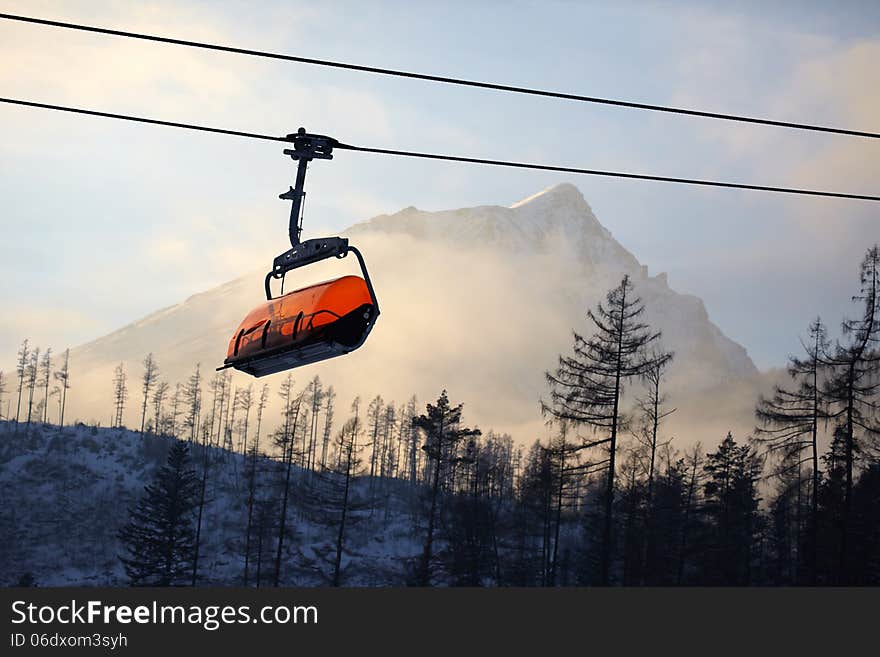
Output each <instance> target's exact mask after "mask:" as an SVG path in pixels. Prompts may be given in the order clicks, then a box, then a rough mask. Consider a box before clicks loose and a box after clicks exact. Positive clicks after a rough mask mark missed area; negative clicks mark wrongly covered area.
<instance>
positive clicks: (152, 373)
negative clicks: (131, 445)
mask: <svg viewBox="0 0 880 657" xmlns="http://www.w3.org/2000/svg"><path fill="white" fill-rule="evenodd" d="M158 376H159V366H158V365H157V364H156V359H155V358H153V354H152V352H151V353H149V354H147V357H146V358H144V374H143V376H142V377H141V382H142V383H143V388H142V390H143V395H144V403H143V405H142V407H141V433H143V432H144V423H145V422H146V419H147V401H148V400H149V398H150V390H152V389H153V384H155V383H156V378H157V377H158Z"/></svg>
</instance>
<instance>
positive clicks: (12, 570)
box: [0, 422, 422, 586]
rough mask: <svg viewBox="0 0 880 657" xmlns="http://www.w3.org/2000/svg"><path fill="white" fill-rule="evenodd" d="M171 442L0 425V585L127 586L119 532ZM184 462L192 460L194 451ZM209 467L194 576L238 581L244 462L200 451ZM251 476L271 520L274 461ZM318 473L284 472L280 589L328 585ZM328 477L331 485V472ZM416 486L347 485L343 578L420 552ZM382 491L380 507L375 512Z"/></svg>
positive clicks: (328, 521) (271, 537)
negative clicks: (286, 491) (27, 580)
mask: <svg viewBox="0 0 880 657" xmlns="http://www.w3.org/2000/svg"><path fill="white" fill-rule="evenodd" d="M172 440H173V439H172V438H168V437H163V436H151V435H147V434H141V433H139V432H135V431H130V430H127V429H108V428H98V427H91V426H85V425H82V424H78V425H76V426H73V427H65V428H64V429H63V430H61V429H59V428H58V427H57V426H51V425H41V424H32V425H31V426H30V427H25V426H24V425H23V424H22V425H19V426H18V427H16V425H15V424H14V423H10V422H0V500H2V504H0V585H4V586H12V585H15V584H17V583H18V582H20V581H21V580H22V578H24V577H27V576H30V577H32V578H33V581H34V582H35V583H36V584H37V585H39V586H105V585H109V586H121V585H126V584H127V578H126V576H125V571H124V569H123V567H122V564H121V562H120V561H119V558H118V555H119V554H120V552H121V546H120V544H119V541H118V539H117V532H118V531H119V529H120V528H121V527H122V526H123V525H124V524H125V522H126V521H127V520H128V510H129V508H130V507H131V506H133V505H134V504H135V503H136V502H137V500H138V498H139V496H140V495H141V494H142V492H143V489H144V486H145V485H146V484H148V483H150V481H151V479H152V475H153V474H154V472H155V471H156V469H157V468H158V467H160V466H161V465H162V464H164V462H165V458H166V454H167V449H168V446H169V445H170V443H171V441H172ZM194 457H195V460H197V461H198V464H199V465H201V455H200V454H199V452H198V451H194ZM208 463H209V476H208V482H207V486H206V499H207V502H206V506H205V510H204V517H203V525H202V537H203V542H202V547H201V550H200V568H199V571H200V573H199V583H200V584H203V585H219V586H227V585H228V586H232V585H240V584H242V577H243V572H244V547H243V546H244V542H245V528H246V524H247V480H246V478H245V476H244V475H245V471H246V470H245V465H246V462H245V459H244V457H243V456H242V455H241V454H237V453H232V452H227V451H225V450H222V449H210V450H209V457H208ZM258 472H259V473H260V474H259V477H258V493H257V496H258V498H259V499H264V500H266V505H267V508H268V509H269V511H268V514H267V515H268V516H269V517H270V522H272V523H276V522H277V516H278V508H277V507H278V501H279V500H280V493H281V488H280V482H281V475H282V474H283V473H282V471H281V468H280V464H278V463H277V462H275V461H272V460H271V459H269V458H265V457H261V459H260V463H259V466H258ZM318 479H319V478H318V477H317V475H315V474H314V473H310V472H307V471H302V470H300V469H298V468H294V470H293V474H292V480H291V493H290V506H289V508H288V513H287V525H288V529H289V531H288V533H287V535H286V536H285V543H284V545H285V548H284V558H283V566H282V574H281V584H282V585H299V586H321V585H326V584H328V582H329V577H330V575H331V573H332V561H333V557H334V556H335V541H336V536H337V532H338V523H337V519H338V512H337V507H336V505H335V503H334V501H333V500H334V499H335V498H334V496H333V495H332V494H331V493H324V495H325V496H326V497H327V499H322V498H321V495H322V493H321V491H322V490H325V488H326V486H325V487H324V488H322V487H321V486H319V485H318V483H317V482H318ZM324 481H325V483H326V481H327V480H324ZM329 481H330V484H331V485H332V484H333V479H332V477H331V478H330V480H329ZM335 483H339V482H338V481H337V482H335ZM371 484H372V485H371ZM414 490H415V489H414V488H413V487H411V486H409V485H408V484H406V483H405V482H400V481H373V482H370V481H369V480H368V478H360V479H356V480H354V483H353V487H352V499H353V505H352V510H351V512H350V517H349V519H350V523H349V524H348V527H347V532H346V533H347V544H346V550H345V553H344V555H343V584H344V585H349V586H371V585H372V586H375V585H403V584H405V578H406V564H407V563H408V561H410V560H412V559H414V558H415V557H416V556H417V555H418V554H419V552H420V549H421V544H420V541H421V535H422V532H420V531H419V530H418V529H417V524H416V522H415V519H416V514H415V509H416V504H415V502H414ZM331 492H332V489H331ZM377 496H381V497H382V498H383V499H382V504H368V501H369V499H370V498H372V499H373V500H374V501H375V500H376V499H377ZM386 497H387V499H388V505H387V509H388V510H387V511H385V510H382V509H380V508H378V507H381V506H384V502H385V499H384V498H386ZM277 538H278V534H277V527H269V528H268V529H267V530H266V531H265V545H264V550H263V551H264V555H265V556H264V557H263V558H262V561H263V563H262V564H261V570H262V572H263V575H262V578H263V584H264V585H270V584H271V575H272V574H273V573H274V557H275V552H276V548H277ZM254 540H256V538H254ZM255 559H256V557H255V556H252V558H251V563H250V573H251V584H253V578H254V573H255V571H256V563H255ZM267 573H268V574H267Z"/></svg>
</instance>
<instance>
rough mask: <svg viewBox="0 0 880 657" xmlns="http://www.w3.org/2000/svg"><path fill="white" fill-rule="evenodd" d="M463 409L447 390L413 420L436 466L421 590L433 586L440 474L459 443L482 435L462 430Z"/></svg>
mask: <svg viewBox="0 0 880 657" xmlns="http://www.w3.org/2000/svg"><path fill="white" fill-rule="evenodd" d="M374 401H375V400H374ZM371 407H372V405H371ZM462 407H463V404H459V405H458V406H452V405H451V404H450V403H449V396H448V395H447V393H446V391H445V390H444V391H443V392H442V393H441V394H440V397H439V398H438V399H437V403H436V404H427V406H426V411H427V412H426V413H425V414H423V415H419V416H418V417H414V418H413V420H412V423H413V426H414V427H415V428H417V429H421V430H422V431H423V432H424V434H425V444H424V446H423V447H422V449H423V450H424V451H425V454H426V455H427V457H428V460H429V462H430V463H431V465H432V466H433V476H432V477H431V482H430V484H431V505H430V509H429V511H428V529H427V532H426V536H425V547H424V550H423V551H422V557H421V560H420V561H419V564H418V569H417V571H416V583H417V584H418V585H419V586H430V585H431V575H432V563H431V562H432V559H433V556H434V555H433V549H434V531H435V524H436V522H437V515H438V502H439V494H440V484H441V474H442V473H443V470H444V466H449V465H453V464H454V462H455V459H456V458H457V447H458V445H459V443H461V442H462V441H464V440H468V439H472V438H474V437H475V436H479V435H480V430H479V429H469V428H467V427H462V426H461V411H462ZM374 444H375V442H374Z"/></svg>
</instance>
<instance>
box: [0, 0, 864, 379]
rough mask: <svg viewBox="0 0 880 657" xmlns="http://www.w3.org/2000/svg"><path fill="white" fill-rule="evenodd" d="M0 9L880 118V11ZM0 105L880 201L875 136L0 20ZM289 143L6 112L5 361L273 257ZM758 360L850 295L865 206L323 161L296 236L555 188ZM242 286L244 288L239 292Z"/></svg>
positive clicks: (742, 104) (566, 5)
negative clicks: (577, 199)
mask: <svg viewBox="0 0 880 657" xmlns="http://www.w3.org/2000/svg"><path fill="white" fill-rule="evenodd" d="M730 4H731V3H721V2H718V3H713V2H702V3H688V2H679V3H655V2H621V3H610V2H604V3H603V2H595V3H594V2H524V1H518V2H503V3H502V2H489V1H484V2H443V3H436V2H435V3H427V2H391V1H386V2H370V3H366V2H332V1H331V2H322V3H306V2H261V3H259V4H258V5H255V4H254V3H252V2H244V1H240V2H239V1H234V2H217V1H213V2H184V1H178V2H161V1H156V2H150V1H147V2H138V3H131V2H122V1H112V0H94V1H92V0H80V1H78V2H69V1H68V2H60V1H55V0H28V1H23V0H0V11H2V12H5V13H19V14H25V15H30V16H38V17H45V18H52V19H58V20H71V21H79V22H86V23H90V24H95V25H100V26H105V27H111V28H117V29H124V30H132V31H143V32H150V33H156V34H162V35H168V36H174V37H178V38H183V39H192V40H203V41H211V42H217V43H224V44H231V45H236V46H240V47H245V48H255V49H263V50H271V51H277V52H285V53H291V54H296V55H301V56H306V57H314V58H323V59H331V60H338V61H346V62H353V63H360V64H365V65H371V66H379V67H389V68H402V69H408V70H413V71H419V72H426V73H432V74H438V75H448V76H454V77H464V78H471V79H479V80H488V81H493V82H499V83H506V84H513V85H523V86H533V87H540V88H545V89H552V90H561V91H568V92H572V93H579V94H586V95H593V96H602V97H609V98H620V99H626V100H633V101H641V102H646V103H655V104H673V105H680V106H692V107H698V108H701V109H705V110H709V111H717V112H726V113H739V114H747V115H755V116H767V117H771V118H774V119H779V120H787V121H798V122H807V123H821V124H831V125H840V126H843V127H847V128H851V129H860V130H868V131H880V119H878V117H880V67H878V66H877V62H878V61H880V4H878V3H872V2H864V3H859V2H838V3H819V2H816V3H812V2H806V3H804V2H798V3H794V2H791V3H786V2H780V3H774V4H773V6H772V7H771V8H770V9H768V8H767V7H765V6H763V4H764V3H748V2H746V3H736V7H732V6H730ZM0 89H2V93H0V95H2V96H5V97H14V98H23V99H29V100H36V101H41V102H47V103H57V104H69V105H75V106H81V107H88V108H93V109H98V110H102V111H109V112H119V113H132V114H140V115H147V116H151V117H156V118H161V119H165V120H171V121H182V122H192V123H200V124H206V125H211V126H218V127H223V128H229V129H237V130H245V131H255V132H263V133H270V134H278V135H283V134H287V133H290V132H294V131H295V130H296V129H297V128H298V127H300V126H305V127H306V128H307V129H308V130H310V131H313V132H318V133H323V134H329V135H332V136H334V137H336V138H338V139H339V140H340V141H345V142H348V143H354V144H359V145H365V146H376V147H384V148H400V149H408V150H425V151H432V152H446V153H452V154H458V155H466V156H473V157H487V158H498V159H516V160H528V161H535V162H542V163H550V164H559V165H568V166H576V167H587V168H601V169H611V170H620V171H632V172H640V173H653V174H660V175H668V176H683V177H694V178H715V179H721V180H731V181H740V182H748V183H757V184H765V185H778V186H803V187H814V188H822V189H830V190H839V191H847V192H854V193H864V194H877V193H878V192H880V189H878V182H880V143H877V140H870V139H859V138H853V137H842V136H832V135H822V134H814V133H806V132H802V131H794V130H785V129H777V128H770V127H762V126H748V125H742V124H732V123H727V122H718V121H710V120H703V119H693V118H687V117H681V116H672V115H665V114H657V113H647V112H640V111H634V110H627V109H621V108H612V107H605V106H599V105H590V104H585V103H572V102H564V101H558V100H551V99H541V98H531V97H522V96H514V95H510V94H502V93H497V92H492V91H486V90H476V89H464V88H457V87H451V86H447V85H440V84H430V83H425V82H419V81H414V80H399V79H393V78H387V77H382V76H375V75H365V74H362V73H356V72H350V71H340V70H333V69H327V68H321V67H314V66H308V65H303V64H293V63H285V62H274V61H268V60H261V59H253V58H246V57H241V56H236V55H232V54H223V53H215V52H202V51H196V50H192V49H186V48H181V47H176V46H171V45H162V44H151V43H144V42H138V41H133V40H127V39H120V38H114V37H107V36H100V35H92V34H83V33H75V32H70V31H65V30H58V29H53V28H48V27H40V26H33V25H25V24H20V23H11V22H8V21H0ZM282 148H283V146H282V145H280V144H274V143H271V142H261V141H252V140H247V139H240V138H234V137H222V136H216V135H207V134H199V133H193V132H189V131H182V130H174V129H169V128H159V127H150V126H143V125H134V124H127V123H124V122H114V121H110V120H102V119H94V118H87V117H81V116H72V115H64V114H59V113H56V112H48V111H41V110H34V109H23V108H20V107H12V106H0V201H2V213H0V230H2V234H3V236H4V239H3V240H2V241H0V277H2V280H3V281H4V283H5V285H3V288H2V290H3V291H2V292H0V300H2V301H3V308H4V310H3V312H2V313H0V363H5V364H9V363H11V362H12V360H13V357H14V353H15V350H16V348H17V345H18V343H19V342H20V341H21V340H22V339H23V338H25V337H28V338H30V339H31V341H32V342H34V343H37V344H41V345H42V346H43V347H45V346H52V347H53V348H54V350H55V351H59V350H63V349H64V348H65V347H67V346H75V345H77V344H80V343H83V342H86V341H88V340H91V339H94V338H96V337H98V336H101V335H104V334H106V333H108V332H110V331H112V330H114V329H116V328H119V327H121V326H123V325H125V324H127V323H129V322H131V321H134V320H136V319H138V318H140V317H142V316H144V315H146V314H148V313H150V312H152V311H154V310H157V309H159V308H162V307H165V306H169V305H172V304H175V303H177V302H179V301H182V300H183V299H185V298H186V297H188V296H190V295H192V294H194V293H197V292H200V291H203V290H207V289H210V288H212V287H214V286H216V285H219V284H221V283H224V282H226V281H228V280H230V279H233V278H236V277H238V276H240V275H242V274H244V273H246V272H248V271H251V270H253V269H254V268H259V267H261V266H264V267H267V268H268V267H269V265H270V263H271V260H272V258H273V257H274V256H275V255H277V253H280V252H281V251H283V250H284V249H285V248H287V212H288V207H287V203H286V202H281V201H279V200H278V199H277V195H278V194H279V193H280V192H283V191H285V190H286V189H287V187H288V185H290V184H292V182H293V176H294V166H293V163H292V162H291V161H290V160H289V159H288V158H286V157H284V156H283V155H282V153H281V150H282ZM564 181H567V182H572V183H574V184H576V185H577V186H578V187H579V189H580V190H581V191H582V192H583V194H584V196H585V197H586V199H587V200H588V202H589V203H590V205H591V206H592V208H593V210H594V212H595V213H596V215H597V217H598V218H599V220H600V221H601V222H602V223H603V224H604V225H605V226H606V227H607V228H608V229H609V230H610V231H611V232H612V233H613V235H614V236H615V237H616V238H617V239H618V240H619V241H620V242H621V243H622V244H623V245H624V246H625V247H626V248H627V249H629V250H630V251H631V252H632V253H633V254H634V255H635V256H636V257H637V258H638V259H639V260H640V261H641V262H642V263H643V264H645V265H648V267H649V268H650V271H651V273H657V272H661V271H665V272H667V273H668V275H669V282H670V285H671V287H673V288H674V289H676V290H677V291H680V292H686V293H691V294H695V295H697V296H699V297H701V298H702V299H703V300H704V302H705V304H706V306H707V308H708V311H709V314H710V317H711V318H712V319H713V321H714V322H715V323H716V324H718V326H720V327H721V329H722V330H723V331H724V332H725V333H726V334H727V335H728V336H729V337H731V338H732V339H734V340H735V341H737V342H739V343H740V344H742V345H743V346H744V347H745V348H746V349H747V350H748V352H749V354H750V355H751V357H752V358H753V360H754V361H755V363H756V364H757V365H758V366H759V367H761V368H770V367H777V366H781V365H783V364H784V362H785V359H786V357H787V355H788V354H789V353H791V352H793V351H795V350H796V349H797V347H798V336H799V335H802V334H804V333H805V330H806V327H807V325H808V324H809V322H810V320H811V318H813V317H815V316H816V315H817V314H819V315H822V316H823V317H824V318H826V320H827V321H828V322H829V323H830V324H831V325H832V327H836V326H837V325H838V324H839V321H840V319H841V318H842V317H843V315H844V314H846V313H852V312H854V308H853V307H852V303H851V301H850V297H851V296H852V295H853V294H855V293H856V292H857V282H858V265H859V262H860V260H861V258H862V256H863V254H864V251H865V250H866V248H867V247H868V246H869V245H870V244H872V243H875V242H877V241H880V204H876V203H873V204H872V203H869V202H863V201H846V200H833V199H815V198H803V197H789V196H783V195H776V194H767V193H756V192H746V191H733V190H722V189H703V188H692V187H683V186H678V185H669V184H662V183H647V182H635V181H626V180H613V179H606V178H593V177H586V176H573V175H561V174H554V173H549V172H537V171H519V170H508V169H502V168H494V167H482V166H477V165H463V164H454V163H441V162H427V161H416V160H404V159H398V158H389V157H382V156H375V155H366V154H359V153H349V152H338V153H337V155H336V157H335V158H334V160H333V161H332V162H317V163H315V164H314V165H313V166H312V167H310V170H309V178H308V181H307V192H308V197H307V201H306V213H305V236H306V237H308V236H309V234H310V233H311V234H313V235H316V234H319V233H320V232H324V231H338V230H342V229H343V228H345V227H347V226H349V225H351V224H353V223H355V222H358V221H362V220H364V219H367V218H369V217H371V216H374V215H377V214H381V213H391V212H395V211H397V210H399V209H401V208H403V207H406V206H416V207H418V208H420V209H425V210H441V209H448V208H459V207H466V206H474V205H486V204H497V205H510V204H512V203H514V202H516V201H517V200H519V199H521V198H523V197H526V196H529V195H531V194H533V193H535V192H537V191H538V190H541V189H543V188H545V187H548V186H550V185H553V184H556V183H559V182H564ZM259 298H260V290H255V302H256V301H258V300H259ZM0 367H2V365H0Z"/></svg>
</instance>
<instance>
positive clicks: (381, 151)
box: [0, 97, 880, 201]
mask: <svg viewBox="0 0 880 657" xmlns="http://www.w3.org/2000/svg"><path fill="white" fill-rule="evenodd" d="M0 102H2V103H6V104H8V105H17V106H21V107H28V108H36V109H47V110H54V111H59V112H67V113H72V114H83V115H87V116H93V117H98V118H108V119H116V120H122V121H131V122H136V123H145V124H149V125H158V126H165V127H172V128H182V129H186V130H195V131H199V132H208V133H216V134H221V135H227V136H234V137H245V138H248V139H260V140H264V141H275V142H292V141H293V137H294V135H288V136H277V135H269V134H265V133H258V132H249V131H242V130H230V129H226V128H217V127H213V126H206V125H199V124H194V123H183V122H180V121H165V120H161V119H154V118H149V117H144V116H135V115H130V114H118V113H114V112H103V111H98V110H93V109H87V108H82V107H72V106H69V105H56V104H50V103H41V102H36V101H31V100H22V99H19V98H2V97H0ZM335 148H338V149H341V150H349V151H355V152H361V153H372V154H376V155H391V156H398V157H410V158H420V159H428V160H442V161H446V162H462V163H468V164H483V165H488V166H500V167H511V168H517V169H532V170H536V171H555V172H561V173H574V174H582V175H590V176H604V177H611V178H628V179H632V180H647V181H654V182H666V183H677V184H684V185H698V186H703V187H725V188H732V189H744V190H751V191H762V192H777V193H783V194H799V195H806V196H822V197H829V198H842V199H853V200H860V201H880V196H873V195H870V194H854V193H847V192H836V191H826V190H817V189H805V188H800V187H778V186H771V185H757V184H751V183H738V182H728V181H720V180H705V179H698V178H681V177H675V176H660V175H654V174H646V173H632V172H624V171H607V170H603V169H587V168H580V167H569V166H558V165H551V164H540V163H534V162H520V161H515V160H496V159H487V158H478V157H466V156H461V155H449V154H440V153H425V152H420V151H408V150H397V149H390V148H376V147H372V146H357V145H352V144H346V143H343V142H338V143H337V144H336V145H335Z"/></svg>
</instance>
